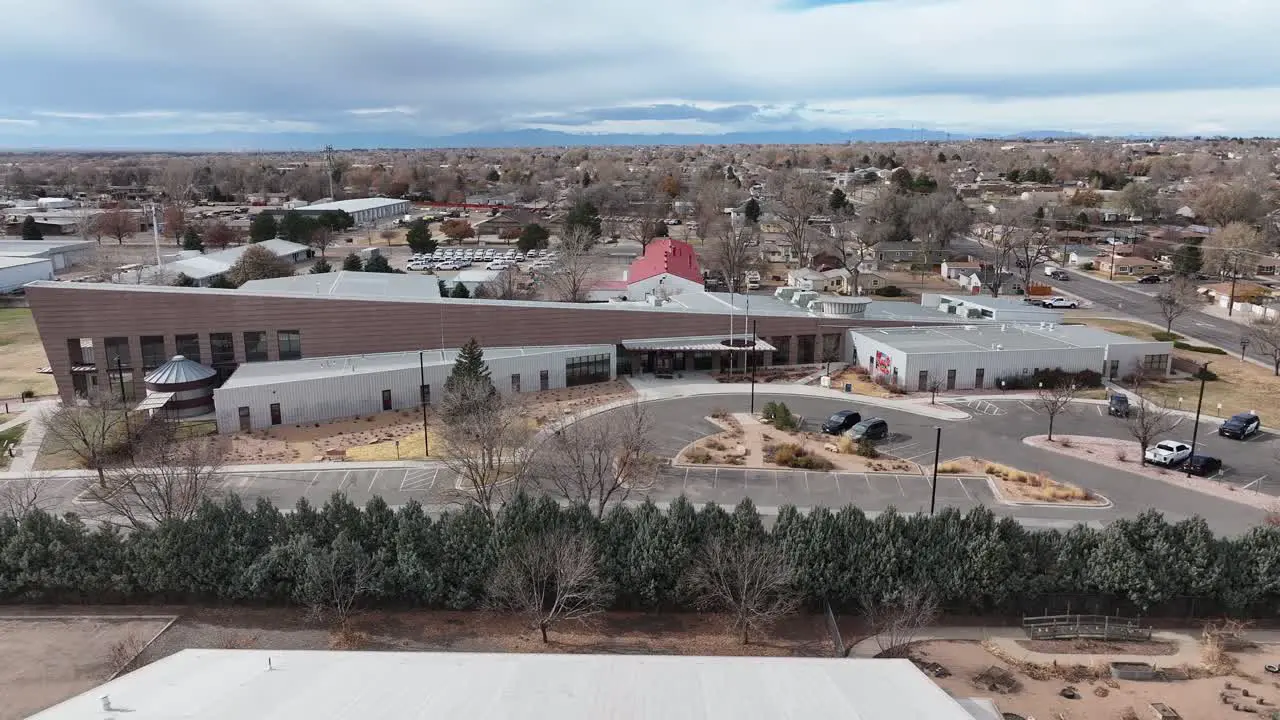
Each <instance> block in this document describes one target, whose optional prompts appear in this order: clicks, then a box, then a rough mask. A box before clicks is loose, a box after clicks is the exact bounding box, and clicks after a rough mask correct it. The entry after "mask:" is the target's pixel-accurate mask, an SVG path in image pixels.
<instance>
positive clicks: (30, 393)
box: [22, 388, 36, 400]
mask: <svg viewBox="0 0 1280 720" xmlns="http://www.w3.org/2000/svg"><path fill="white" fill-rule="evenodd" d="M35 396H36V391H35V390H32V389H31V388H27V389H26V390H23V391H22V399H23V400H30V399H31V398H33V397H35Z"/></svg>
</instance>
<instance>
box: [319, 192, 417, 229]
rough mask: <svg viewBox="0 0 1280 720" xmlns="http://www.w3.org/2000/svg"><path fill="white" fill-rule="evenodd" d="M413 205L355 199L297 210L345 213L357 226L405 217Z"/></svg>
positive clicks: (371, 199)
mask: <svg viewBox="0 0 1280 720" xmlns="http://www.w3.org/2000/svg"><path fill="white" fill-rule="evenodd" d="M412 209H413V204H412V203H410V202H409V201H408V200H400V199H398V198H357V199H355V200H334V201H332V202H324V203H316V204H315V205H304V206H303V207H300V208H297V212H299V213H301V214H303V215H319V214H320V213H322V212H332V211H336V210H342V211H345V212H346V213H347V214H348V215H350V216H351V219H352V220H355V221H356V223H357V224H359V223H367V222H373V221H375V220H381V219H382V218H388V217H395V216H397V215H405V214H407V213H409V212H411V211H412Z"/></svg>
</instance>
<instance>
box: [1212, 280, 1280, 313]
mask: <svg viewBox="0 0 1280 720" xmlns="http://www.w3.org/2000/svg"><path fill="white" fill-rule="evenodd" d="M1196 292H1198V293H1200V294H1202V295H1204V296H1206V297H1208V298H1209V299H1211V300H1213V301H1214V302H1215V303H1217V304H1218V305H1220V306H1221V307H1224V308H1225V307H1226V306H1227V297H1228V296H1231V294H1232V283H1231V281H1230V280H1227V281H1224V282H1217V283H1211V284H1209V285H1201V286H1200V287H1199V288H1197V289H1196ZM1275 296H1276V294H1275V290H1273V289H1271V288H1269V287H1267V286H1266V285H1262V284H1259V283H1256V282H1251V281H1249V280H1236V282H1235V295H1234V300H1235V301H1236V302H1237V303H1250V304H1255V305H1261V304H1264V303H1266V302H1267V301H1269V300H1271V299H1272V298H1274V297H1275Z"/></svg>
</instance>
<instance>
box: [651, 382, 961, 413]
mask: <svg viewBox="0 0 1280 720" xmlns="http://www.w3.org/2000/svg"><path fill="white" fill-rule="evenodd" d="M625 379H626V381H627V382H628V383H629V384H630V385H631V387H633V388H635V390H636V392H637V393H638V394H639V396H640V397H639V400H640V402H649V401H653V400H671V399H674V398H685V397H695V396H711V395H747V394H750V393H751V383H718V382H705V381H693V382H689V381H683V380H653V379H649V378H625ZM755 393H756V395H760V396H764V395H797V396H803V397H814V398H825V399H829V400H844V401H846V402H850V403H857V404H859V405H867V406H871V407H882V408H888V409H891V410H901V411H902V412H908V413H912V414H915V415H923V416H925V417H930V418H934V419H937V420H967V419H969V413H966V412H964V411H962V410H959V409H957V408H953V407H949V406H947V405H946V404H944V403H942V402H941V398H939V402H938V403H937V404H936V405H935V404H931V403H930V402H929V398H927V397H913V398H903V399H901V400H897V399H892V398H882V397H874V396H872V395H858V394H856V393H847V392H844V391H841V390H836V389H833V388H824V387H816V386H813V385H797V384H793V383H756V385H755Z"/></svg>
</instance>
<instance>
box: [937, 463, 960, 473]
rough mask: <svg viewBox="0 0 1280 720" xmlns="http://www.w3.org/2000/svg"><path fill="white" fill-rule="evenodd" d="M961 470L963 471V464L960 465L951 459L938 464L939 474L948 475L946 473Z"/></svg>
mask: <svg viewBox="0 0 1280 720" xmlns="http://www.w3.org/2000/svg"><path fill="white" fill-rule="evenodd" d="M961 472H964V465H961V464H960V463H958V462H955V461H952V460H948V461H947V462H944V463H942V464H941V465H939V466H938V474H939V475H948V474H954V473H961Z"/></svg>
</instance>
